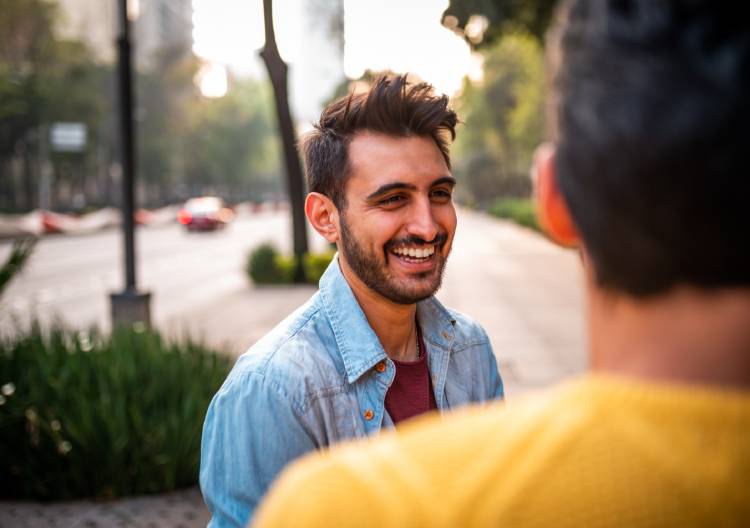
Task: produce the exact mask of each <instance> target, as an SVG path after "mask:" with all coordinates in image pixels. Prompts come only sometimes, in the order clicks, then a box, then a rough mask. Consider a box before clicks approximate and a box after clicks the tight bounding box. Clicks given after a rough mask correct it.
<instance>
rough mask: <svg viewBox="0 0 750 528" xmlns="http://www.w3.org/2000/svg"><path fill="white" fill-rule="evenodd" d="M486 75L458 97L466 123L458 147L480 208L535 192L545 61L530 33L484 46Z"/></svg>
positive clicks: (467, 85)
mask: <svg viewBox="0 0 750 528" xmlns="http://www.w3.org/2000/svg"><path fill="white" fill-rule="evenodd" d="M484 55H485V62H484V79H483V80H482V81H481V82H477V83H473V82H471V81H469V80H468V79H466V80H465V81H464V86H463V90H462V93H461V96H460V97H459V98H458V99H457V100H456V101H455V105H456V107H457V110H458V112H459V114H460V115H461V116H462V117H463V120H464V122H465V124H466V126H464V127H463V128H462V130H461V132H460V134H459V135H458V139H457V141H456V145H455V147H454V158H455V160H456V163H455V166H456V172H457V173H458V174H460V175H461V177H462V180H464V181H466V183H467V185H466V187H467V191H468V192H467V194H468V196H465V198H468V199H469V201H472V202H474V203H476V204H478V205H480V206H486V205H489V203H490V202H491V201H492V200H493V199H494V198H495V197H498V196H503V195H505V196H523V195H525V194H528V193H529V192H530V188H531V185H530V181H529V178H528V170H529V166H530V164H531V157H532V155H533V152H534V149H535V148H536V146H537V145H538V144H539V143H540V142H541V141H542V137H543V128H544V106H543V101H544V61H543V57H542V50H541V48H540V46H539V44H538V43H537V41H536V40H535V39H534V38H533V37H531V36H530V35H528V34H523V33H515V34H509V35H506V36H504V37H503V38H502V39H501V40H499V41H498V42H496V43H495V45H494V46H492V47H490V48H487V49H485V50H484Z"/></svg>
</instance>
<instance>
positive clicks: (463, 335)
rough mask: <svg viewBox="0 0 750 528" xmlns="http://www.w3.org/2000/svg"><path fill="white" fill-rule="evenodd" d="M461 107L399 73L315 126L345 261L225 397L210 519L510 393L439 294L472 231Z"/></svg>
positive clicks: (209, 443)
mask: <svg viewBox="0 0 750 528" xmlns="http://www.w3.org/2000/svg"><path fill="white" fill-rule="evenodd" d="M447 103H448V99H447V97H445V96H437V95H435V94H434V93H433V91H432V88H431V86H430V85H427V84H423V83H421V84H410V83H407V81H406V78H405V77H392V78H386V77H383V78H380V79H379V80H377V81H376V82H375V83H374V85H373V87H372V88H371V89H370V91H369V92H368V93H364V94H356V95H355V94H352V95H351V96H348V97H344V98H341V99H339V100H337V101H335V102H333V103H331V104H330V105H329V106H328V107H327V108H325V109H324V111H323V114H322V116H321V118H320V122H319V123H318V124H317V125H316V127H315V130H314V131H313V132H311V133H310V134H308V135H307V136H306V137H305V138H304V140H303V142H302V150H303V153H304V157H305V165H306V169H307V177H308V182H309V189H310V191H311V192H310V193H309V195H308V196H307V200H306V202H305V212H306V214H307V218H308V220H309V221H310V223H311V224H312V226H313V227H314V228H315V229H316V230H317V231H318V233H320V234H321V235H322V236H323V237H325V239H326V240H327V241H328V242H330V243H335V244H336V245H337V246H338V250H339V253H338V258H336V259H334V260H333V261H332V262H331V264H330V266H329V267H328V269H327V270H326V272H325V274H324V275H323V277H322V278H321V280H320V291H319V292H318V293H316V294H315V295H314V296H313V297H312V298H311V299H310V300H309V301H308V302H307V303H306V304H305V305H303V306H302V307H301V308H299V309H298V310H297V311H296V312H295V313H293V314H292V315H290V316H289V317H288V318H287V319H286V320H285V321H283V322H282V323H281V324H280V325H279V326H278V327H276V328H275V329H274V330H273V331H271V333H270V334H269V335H267V336H266V337H264V338H263V339H261V340H260V341H259V342H258V343H257V344H255V345H254V346H253V347H252V348H251V349H250V350H249V351H248V352H247V353H246V354H245V355H243V356H242V357H241V358H240V359H239V361H238V362H237V364H236V365H235V367H234V369H233V370H232V372H231V374H230V375H229V377H228V378H227V380H226V382H225V383H224V385H223V386H222V388H221V389H220V390H219V392H218V394H217V395H216V396H215V398H214V400H213V402H212V403H211V406H210V408H209V410H208V414H207V417H206V422H205V425H204V430H203V439H202V454H201V474H200V481H201V489H202V491H203V495H204V498H205V500H206V503H207V504H208V507H209V510H210V511H211V513H212V515H213V518H212V520H211V524H210V526H215V527H219V526H221V527H224V526H244V525H245V524H246V523H247V522H248V520H249V518H250V517H251V516H252V514H253V511H254V509H255V507H256V505H257V503H258V501H259V499H260V498H261V496H262V495H263V494H264V493H265V491H266V489H267V488H268V486H269V485H270V483H271V481H272V480H273V479H274V478H275V477H276V475H277V474H278V473H279V471H280V470H281V469H282V468H283V466H284V465H286V464H287V463H288V462H289V461H291V460H292V459H294V458H296V457H298V456H300V455H302V454H303V453H306V452H308V451H312V450H314V449H319V448H322V447H325V446H328V445H330V444H332V443H334V442H338V441H340V440H344V439H350V438H356V437H363V436H366V435H370V434H374V433H377V432H378V431H380V430H381V429H383V428H391V427H393V426H394V424H398V423H400V422H401V421H403V420H406V419H408V418H411V417H413V416H415V415H418V414H421V413H424V412H427V411H430V410H432V409H439V410H441V411H443V410H447V409H450V408H455V407H458V406H461V405H464V404H467V403H471V402H483V401H487V400H494V399H496V398H500V397H501V396H502V393H503V386H502V382H501V379H500V375H499V373H498V370H497V364H496V361H495V356H494V354H493V352H492V348H491V346H490V343H489V340H488V338H487V335H486V333H485V331H484V330H483V329H482V328H481V327H480V326H479V325H478V324H477V323H475V322H474V321H472V320H471V319H469V318H468V317H466V316H464V315H461V314H459V313H456V312H454V311H450V310H448V309H446V308H445V307H444V306H443V305H441V304H440V302H438V301H437V299H435V297H434V296H433V294H434V293H435V291H437V289H438V288H439V287H440V283H441V279H442V275H443V269H444V267H445V263H446V260H447V258H448V254H449V253H450V250H451V245H452V242H453V235H454V233H455V230H456V211H455V209H454V206H453V199H452V194H453V187H454V185H455V183H456V182H455V180H454V179H453V177H452V176H451V173H450V158H449V155H448V142H449V141H450V140H451V139H453V136H454V134H455V132H454V127H455V125H456V114H455V113H454V112H453V111H452V110H451V109H450V108H448V106H447ZM436 462H437V461H436Z"/></svg>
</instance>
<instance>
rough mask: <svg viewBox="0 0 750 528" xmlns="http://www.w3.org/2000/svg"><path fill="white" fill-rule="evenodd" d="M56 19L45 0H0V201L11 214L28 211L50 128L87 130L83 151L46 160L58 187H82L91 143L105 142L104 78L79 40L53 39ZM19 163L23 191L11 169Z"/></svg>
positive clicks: (105, 72)
mask: <svg viewBox="0 0 750 528" xmlns="http://www.w3.org/2000/svg"><path fill="white" fill-rule="evenodd" d="M56 16H57V9H56V5H55V4H54V3H52V2H50V1H47V0H3V7H2V9H0V176H2V177H0V201H4V202H5V205H6V206H7V205H10V206H11V207H13V208H18V207H19V205H21V207H20V208H22V209H27V210H28V209H31V208H33V207H34V205H35V202H36V186H37V180H38V177H39V174H40V172H41V167H40V157H41V156H42V154H43V151H44V150H45V148H44V147H45V144H46V142H47V138H46V137H45V136H46V135H47V134H48V132H49V127H48V125H49V124H51V123H53V122H56V121H78V122H83V123H84V124H86V126H87V129H88V132H89V138H88V139H89V141H88V144H89V148H87V149H86V150H85V151H84V152H83V153H75V154H70V153H61V154H53V155H52V156H51V160H52V162H53V167H54V171H55V175H56V179H57V183H58V185H57V186H56V188H58V189H61V188H62V189H70V188H73V187H75V188H78V189H79V191H81V192H82V191H83V190H84V189H85V188H86V183H87V182H86V179H87V178H86V175H88V174H91V173H94V172H96V171H95V170H94V167H93V166H94V165H95V164H96V152H95V150H96V149H95V148H93V147H92V145H98V144H99V142H100V141H106V138H108V136H109V131H108V129H107V126H106V116H107V115H108V112H109V106H108V105H109V100H108V97H107V96H106V94H107V93H108V91H109V76H110V72H109V71H108V70H107V68H105V67H103V66H100V65H97V64H96V63H95V62H94V60H93V55H92V53H91V52H90V50H89V49H88V48H87V47H86V46H85V45H84V44H83V43H82V42H79V41H75V40H61V39H58V38H57V37H56V35H55V32H54V23H55V17H56ZM19 162H20V165H21V166H22V170H21V172H20V175H21V182H20V190H21V191H22V192H19V188H18V187H19V185H18V183H19V182H17V181H16V177H15V176H17V174H16V173H17V172H18V171H12V170H11V165H15V166H18V165H19ZM19 195H20V196H21V197H22V199H21V200H20V201H21V203H20V204H19V203H17V202H16V200H15V198H16V197H17V196H19Z"/></svg>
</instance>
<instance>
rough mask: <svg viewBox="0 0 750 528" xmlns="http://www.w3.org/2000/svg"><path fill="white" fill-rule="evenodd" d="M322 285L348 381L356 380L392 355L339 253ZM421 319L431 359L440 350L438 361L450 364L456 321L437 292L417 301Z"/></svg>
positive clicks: (325, 309) (323, 303) (324, 274)
mask: <svg viewBox="0 0 750 528" xmlns="http://www.w3.org/2000/svg"><path fill="white" fill-rule="evenodd" d="M319 286H320V298H321V301H322V302H321V304H322V307H323V309H324V311H325V313H326V315H327V317H328V320H329V321H330V323H331V328H332V329H333V333H334V336H335V337H336V344H337V346H338V349H339V352H340V354H341V358H342V359H343V362H344V368H345V369H346V376H347V381H348V382H349V383H354V382H355V381H357V380H358V379H359V378H360V377H361V376H362V375H363V374H364V373H365V372H367V371H368V370H370V369H371V368H372V367H373V366H374V365H375V364H377V363H378V362H379V361H382V360H384V359H387V357H388V356H387V355H386V353H385V350H383V346H382V345H381V344H380V339H378V336H377V335H376V334H375V331H374V330H373V329H372V327H371V326H370V323H369V322H368V321H367V317H365V314H364V312H363V311H362V308H361V307H360V306H359V303H358V302H357V299H356V297H354V293H353V292H352V289H351V287H350V286H349V283H348V282H346V279H345V278H344V275H343V273H342V272H341V268H340V266H339V261H338V254H336V256H335V257H334V258H333V260H332V261H331V264H330V265H329V266H328V268H327V269H326V271H325V273H323V276H322V277H321V278H320V284H319ZM417 319H418V321H419V324H420V328H421V330H422V338H423V339H424V341H425V344H426V345H427V346H428V348H429V349H430V353H431V354H432V355H433V357H432V358H431V360H433V361H431V363H433V362H434V360H436V359H438V358H436V357H434V356H435V353H438V354H437V355H438V356H440V359H441V361H439V362H438V363H440V364H443V363H444V364H445V365H446V368H447V364H448V355H449V353H450V349H451V346H452V344H453V339H454V335H455V330H454V326H455V324H456V321H455V320H454V319H453V317H452V316H451V314H450V312H448V310H447V309H446V308H445V307H444V306H443V305H442V304H441V303H440V302H438V300H437V299H435V297H434V296H433V297H429V298H427V299H425V300H424V301H421V302H419V303H417ZM435 347H436V348H437V350H436V349H435ZM431 370H432V369H431Z"/></svg>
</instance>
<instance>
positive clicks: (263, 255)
mask: <svg viewBox="0 0 750 528" xmlns="http://www.w3.org/2000/svg"><path fill="white" fill-rule="evenodd" d="M335 254H336V252H335V251H333V250H331V251H327V252H325V253H307V254H305V256H304V260H303V265H304V267H305V279H306V280H307V282H308V283H310V284H315V285H317V284H318V281H320V277H321V276H322V275H323V272H324V271H325V270H326V268H327V267H328V264H330V262H331V259H333V257H334V255H335ZM245 271H246V273H247V275H248V277H249V278H250V280H251V281H252V282H253V283H255V284H291V283H293V282H294V256H286V255H281V254H280V253H279V251H278V250H277V249H276V246H274V245H273V244H271V243H265V244H261V245H260V246H258V247H257V248H255V249H254V250H253V251H251V252H250V255H249V256H248V258H247V265H246V267H245Z"/></svg>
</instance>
